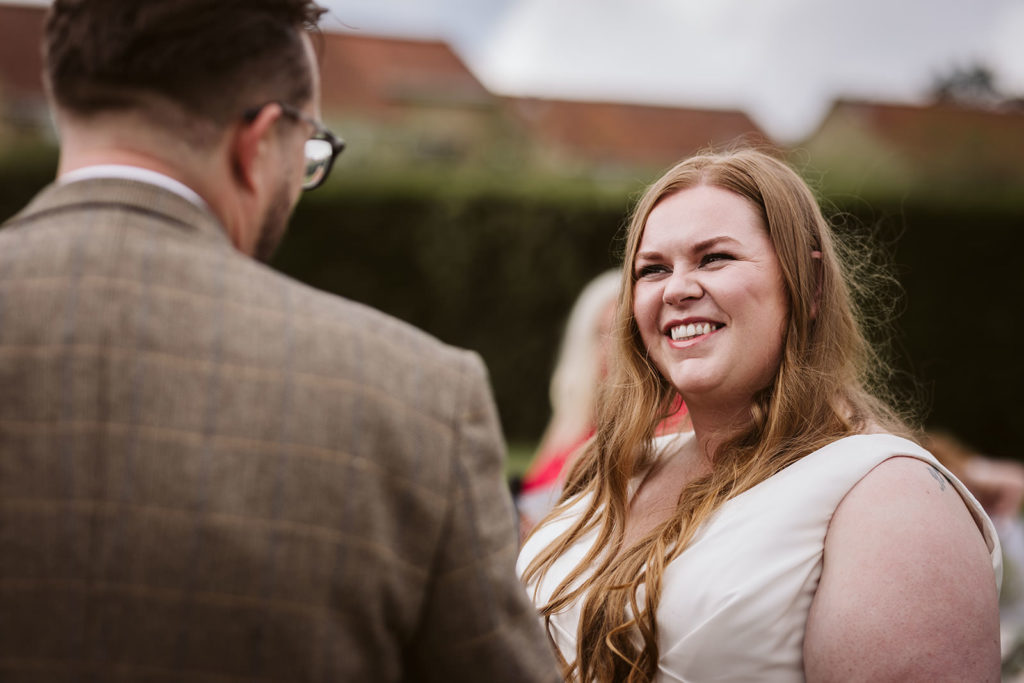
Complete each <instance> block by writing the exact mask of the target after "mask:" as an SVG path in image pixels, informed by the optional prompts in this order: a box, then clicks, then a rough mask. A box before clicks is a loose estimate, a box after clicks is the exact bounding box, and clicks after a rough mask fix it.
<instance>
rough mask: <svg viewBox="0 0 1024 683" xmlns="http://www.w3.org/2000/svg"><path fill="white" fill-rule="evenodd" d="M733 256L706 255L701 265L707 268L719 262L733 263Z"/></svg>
mask: <svg viewBox="0 0 1024 683" xmlns="http://www.w3.org/2000/svg"><path fill="white" fill-rule="evenodd" d="M733 260H735V259H733V257H732V255H731V254H705V255H704V256H703V257H702V258H701V260H700V265H702V266H707V265H710V264H712V263H716V262H718V261H733Z"/></svg>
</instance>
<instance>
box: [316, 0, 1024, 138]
mask: <svg viewBox="0 0 1024 683" xmlns="http://www.w3.org/2000/svg"><path fill="white" fill-rule="evenodd" d="M321 2H322V3H323V4H326V5H329V6H330V7H331V8H332V10H333V16H332V18H331V22H337V21H339V20H341V21H344V23H345V24H346V25H347V26H348V30H356V31H359V32H363V33H393V34H397V35H403V36H414V37H429V38H443V39H446V40H448V41H450V42H451V43H452V44H453V45H454V46H455V47H456V49H457V50H458V51H459V53H460V54H461V55H462V56H463V57H464V58H465V59H466V61H467V63H468V64H469V66H470V68H472V69H473V71H474V72H475V73H476V75H477V76H478V77H479V78H480V79H481V80H482V81H483V82H484V83H485V84H486V85H487V86H488V87H489V88H491V89H492V90H494V91H496V92H499V93H502V94H513V95H542V96H551V97H569V98H580V99H613V100H627V101H638V102H650V103H664V104H677V105H683V106H698V107H721V108H737V109H742V110H744V111H746V112H747V113H748V114H750V115H751V116H752V117H753V118H754V119H755V121H756V122H757V123H758V124H760V125H761V126H762V127H763V128H764V129H765V130H766V131H768V132H769V134H771V135H773V136H775V137H776V138H778V139H780V140H785V141H796V140H799V139H801V138H802V137H804V136H806V135H809V134H810V133H811V132H813V129H814V127H815V126H816V125H817V124H818V123H819V122H820V120H821V117H822V116H824V114H825V113H826V112H827V111H828V108H829V107H830V105H831V103H832V101H833V100H834V99H835V98H837V97H851V98H867V99H880V100H888V101H897V102H919V101H923V100H924V99H925V98H926V96H927V93H928V91H929V89H930V87H931V86H932V84H933V83H934V80H935V78H936V77H937V76H938V75H939V74H942V73H948V72H949V71H950V70H952V69H953V68H956V67H958V66H960V67H963V66H968V65H971V64H975V63H984V64H987V65H989V66H991V67H992V68H994V69H995V71H996V75H997V78H998V84H999V85H1000V86H1001V87H1002V88H1003V89H1004V90H1006V91H1008V92H1013V93H1018V94H1021V93H1024V0H321ZM332 25H336V24H332Z"/></svg>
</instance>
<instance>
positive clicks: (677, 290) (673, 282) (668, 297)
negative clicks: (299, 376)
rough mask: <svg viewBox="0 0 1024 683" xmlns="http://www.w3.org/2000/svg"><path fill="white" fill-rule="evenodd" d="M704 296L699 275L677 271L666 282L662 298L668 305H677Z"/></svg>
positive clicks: (686, 271) (687, 271)
mask: <svg viewBox="0 0 1024 683" xmlns="http://www.w3.org/2000/svg"><path fill="white" fill-rule="evenodd" d="M703 295H704V288H703V287H702V286H701V284H700V280H699V279H698V276H697V273H694V272H693V271H689V270H675V271H673V272H672V275H670V276H669V278H668V279H667V280H666V281H665V289H664V290H663V292H662V298H663V300H664V301H665V303H667V304H671V305H675V304H678V303H682V302H683V301H686V300H687V299H699V298H700V297H701V296H703Z"/></svg>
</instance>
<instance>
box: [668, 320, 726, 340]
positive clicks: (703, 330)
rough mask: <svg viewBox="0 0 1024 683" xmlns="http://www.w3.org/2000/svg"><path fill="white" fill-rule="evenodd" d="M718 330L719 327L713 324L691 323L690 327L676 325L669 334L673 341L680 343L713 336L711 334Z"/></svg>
mask: <svg viewBox="0 0 1024 683" xmlns="http://www.w3.org/2000/svg"><path fill="white" fill-rule="evenodd" d="M717 329H718V326H717V325H713V324H712V323H696V324H694V323H690V324H689V325H676V326H675V327H673V328H672V329H671V330H669V334H670V335H671V337H672V340H673V341H680V340H687V339H693V338H694V337H700V336H702V335H705V334H711V332H713V331H714V330H717Z"/></svg>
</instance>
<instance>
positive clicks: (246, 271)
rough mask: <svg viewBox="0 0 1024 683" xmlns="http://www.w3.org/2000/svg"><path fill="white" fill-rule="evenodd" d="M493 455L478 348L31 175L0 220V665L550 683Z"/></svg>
mask: <svg viewBox="0 0 1024 683" xmlns="http://www.w3.org/2000/svg"><path fill="white" fill-rule="evenodd" d="M339 267H343V266H342V265H341V264H339ZM502 453H503V445H502V442H501V437H500V433H499V427H498V423H497V416H496V412H495V408H494V404H493V400H492V397H491V394H490V390H489V388H488V386H487V381H486V376H485V371H484V368H483V364H482V363H481V362H480V360H479V358H478V357H477V356H476V355H475V354H472V353H469V352H466V351H461V350H457V349H454V348H451V347H447V346H444V345H443V344H441V343H439V342H437V341H436V340H434V339H432V338H430V337H428V336H427V335H426V334H424V333H422V332H420V331H418V330H416V329H414V328H412V327H410V326H408V325H406V324H404V323H401V322H399V321H397V320H395V319H392V318H390V317H388V316H385V315H383V314H381V313H379V312H377V311H374V310H372V309H369V308H367V307H364V306H361V305H359V304H356V303H353V302H350V301H346V300H343V299H339V298H337V297H334V296H330V295H327V294H324V293H322V292H318V291H316V290H313V289H310V288H308V287H305V286H303V285H301V284H299V283H297V282H294V281H292V280H289V279H288V278H286V277H283V276H282V275H280V274H278V273H276V272H274V271H272V270H271V269H269V268H267V267H265V266H263V265H261V264H258V263H256V262H254V261H252V260H250V259H248V258H246V257H244V256H243V255H241V254H239V253H238V252H237V251H235V250H234V249H233V247H232V246H231V245H230V243H229V241H228V239H227V237H226V235H225V234H224V232H223V230H222V228H221V227H220V225H219V224H218V223H217V222H216V220H215V219H214V217H213V216H212V215H211V214H209V213H208V212H206V211H204V210H203V209H200V208H199V207H196V206H194V205H192V204H191V203H189V202H188V201H186V200H184V199H182V198H180V197H178V196H177V195H175V194H173V193H169V192H167V191H165V190H162V189H160V188H157V187H154V186H150V185H147V184H144V183H138V182H134V181H128V180H115V179H100V180H96V179H94V180H87V181H81V182H76V183H70V184H67V185H54V186H50V187H48V188H46V189H45V190H44V191H43V192H42V193H40V195H38V196H37V197H36V198H35V199H34V200H33V202H32V203H31V204H30V205H29V206H28V207H27V208H26V209H25V210H24V211H22V212H21V213H20V214H19V215H18V216H16V217H14V218H13V219H12V220H10V221H9V222H8V223H7V224H6V225H5V226H4V227H3V229H2V230H0V679H3V680H5V681H20V680H25V681H28V680H32V681H42V680H46V681H83V680H86V681H91V680H96V681H147V682H162V681H183V680H191V681H210V682H214V681H216V682H226V681H402V680H424V681H431V680H436V681H489V682H496V681H534V680H545V681H554V680H558V679H559V677H558V675H557V673H556V666H555V663H554V659H553V655H552V652H551V650H550V646H549V645H548V643H547V641H546V638H545V636H544V635H543V633H542V632H541V630H540V626H539V624H538V621H537V617H536V615H535V613H534V611H533V608H532V606H531V605H530V604H529V602H528V600H527V599H526V596H525V592H524V590H523V588H522V586H521V585H520V584H519V583H518V581H517V580H516V578H515V576H514V573H513V565H514V561H515V554H516V545H515V544H516V537H515V532H514V521H513V520H514V517H513V512H512V507H511V501H510V499H509V495H508V491H507V489H506V487H505V484H504V481H503V473H502V457H503V456H502Z"/></svg>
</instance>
